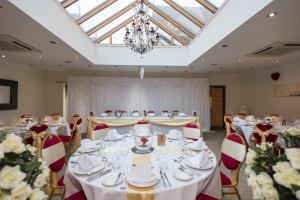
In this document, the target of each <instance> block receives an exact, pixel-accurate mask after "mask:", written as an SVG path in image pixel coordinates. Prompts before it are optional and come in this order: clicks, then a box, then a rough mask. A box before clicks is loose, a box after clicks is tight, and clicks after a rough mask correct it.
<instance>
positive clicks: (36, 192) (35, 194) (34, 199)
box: [29, 188, 47, 200]
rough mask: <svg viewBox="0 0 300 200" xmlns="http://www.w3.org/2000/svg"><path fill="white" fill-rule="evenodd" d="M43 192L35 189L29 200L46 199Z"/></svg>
mask: <svg viewBox="0 0 300 200" xmlns="http://www.w3.org/2000/svg"><path fill="white" fill-rule="evenodd" d="M46 197H47V196H46V194H45V192H43V191H41V190H40V189H38V188H36V189H34V190H33V191H32V193H31V195H30V197H29V200H43V199H46Z"/></svg>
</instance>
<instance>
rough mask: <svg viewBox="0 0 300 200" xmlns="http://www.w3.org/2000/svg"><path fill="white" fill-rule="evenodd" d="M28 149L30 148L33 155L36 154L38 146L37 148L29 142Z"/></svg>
mask: <svg viewBox="0 0 300 200" xmlns="http://www.w3.org/2000/svg"><path fill="white" fill-rule="evenodd" d="M26 149H27V150H28V151H30V153H31V155H33V156H34V155H35V152H36V150H37V148H35V147H34V146H31V145H29V144H27V145H26Z"/></svg>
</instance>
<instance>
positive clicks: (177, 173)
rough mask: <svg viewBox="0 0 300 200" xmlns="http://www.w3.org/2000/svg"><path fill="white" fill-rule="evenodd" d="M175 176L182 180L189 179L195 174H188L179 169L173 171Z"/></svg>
mask: <svg viewBox="0 0 300 200" xmlns="http://www.w3.org/2000/svg"><path fill="white" fill-rule="evenodd" d="M173 176H174V178H176V179H178V180H181V181H189V180H192V179H193V176H192V175H191V174H188V173H186V172H183V171H181V170H178V169H177V170H175V171H174V172H173Z"/></svg>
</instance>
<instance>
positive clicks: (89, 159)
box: [78, 154, 102, 171]
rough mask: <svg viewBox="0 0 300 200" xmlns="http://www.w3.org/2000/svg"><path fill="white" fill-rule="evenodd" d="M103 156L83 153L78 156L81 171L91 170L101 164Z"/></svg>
mask: <svg viewBox="0 0 300 200" xmlns="http://www.w3.org/2000/svg"><path fill="white" fill-rule="evenodd" d="M101 162H102V161H101V158H99V157H96V156H90V155H88V154H83V155H82V156H80V157H79V158H78V167H79V169H80V170H81V171H90V170H91V169H93V168H94V167H97V166H99V164H100V163H101Z"/></svg>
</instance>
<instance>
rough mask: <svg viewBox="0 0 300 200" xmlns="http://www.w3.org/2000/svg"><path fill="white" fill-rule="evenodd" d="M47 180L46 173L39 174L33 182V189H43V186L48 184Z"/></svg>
mask: <svg viewBox="0 0 300 200" xmlns="http://www.w3.org/2000/svg"><path fill="white" fill-rule="evenodd" d="M48 178H49V175H48V174H46V173H41V174H39V175H38V176H37V177H36V178H35V181H34V184H33V185H34V187H38V188H40V187H43V186H44V185H46V184H47V182H48Z"/></svg>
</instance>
